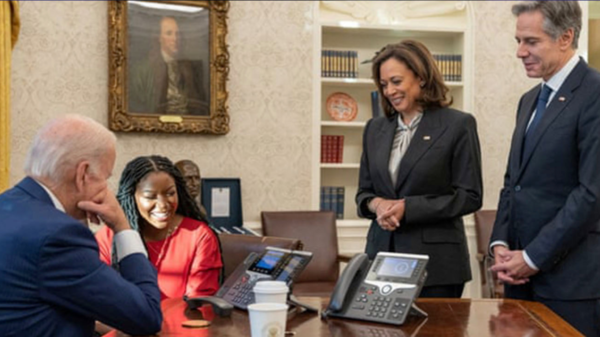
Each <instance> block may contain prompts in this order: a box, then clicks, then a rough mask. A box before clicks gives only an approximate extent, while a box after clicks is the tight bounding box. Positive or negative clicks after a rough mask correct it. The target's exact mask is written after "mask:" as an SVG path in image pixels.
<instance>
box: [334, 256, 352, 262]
mask: <svg viewBox="0 0 600 337" xmlns="http://www.w3.org/2000/svg"><path fill="white" fill-rule="evenodd" d="M352 257H353V256H352V255H346V254H338V256H337V260H338V262H346V263H348V262H350V260H352Z"/></svg>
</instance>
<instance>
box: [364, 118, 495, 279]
mask: <svg viewBox="0 0 600 337" xmlns="http://www.w3.org/2000/svg"><path fill="white" fill-rule="evenodd" d="M396 127H397V115H393V116H391V117H379V118H375V119H372V120H370V121H369V122H368V123H367V126H366V128H365V132H364V135H363V155H362V159H361V164H360V179H359V187H358V193H357V195H356V203H357V205H358V213H359V216H361V217H365V218H369V219H374V218H375V217H376V215H375V214H374V213H372V212H371V211H369V209H368V207H367V203H368V201H369V200H370V199H371V198H373V197H376V196H378V197H382V198H386V199H401V198H404V199H405V202H406V212H405V215H404V219H402V221H401V225H400V228H399V229H397V230H396V231H394V232H389V231H384V230H382V229H381V228H380V227H379V225H378V224H377V223H376V221H373V222H372V223H371V226H370V228H369V234H368V237H367V247H366V253H367V254H368V255H369V257H370V258H373V257H375V255H376V254H377V252H379V251H389V250H390V249H391V247H393V249H394V250H395V251H397V252H404V253H416V254H427V255H429V257H430V260H429V264H428V267H427V271H428V274H429V275H428V278H427V282H426V285H444V284H460V283H463V282H466V281H468V280H470V279H471V269H470V265H469V252H468V248H467V242H466V238H465V230H464V225H463V222H462V218H461V217H462V216H463V215H465V214H468V213H472V212H474V211H476V210H477V209H479V208H480V207H481V199H482V193H483V192H482V179H481V156H480V149H479V139H478V136H477V127H476V123H475V119H474V118H473V116H471V115H469V114H466V113H463V112H460V111H457V110H453V109H449V108H445V109H435V110H428V111H425V113H424V114H423V118H422V119H421V122H420V124H419V127H418V128H417V131H416V132H415V134H414V137H413V139H412V140H411V143H410V146H409V147H408V150H407V151H406V154H405V155H404V157H403V158H402V161H401V163H400V169H399V172H398V181H397V184H396V186H392V181H391V178H390V174H389V171H388V162H389V158H390V150H391V147H392V142H393V139H394V134H395V130H396Z"/></svg>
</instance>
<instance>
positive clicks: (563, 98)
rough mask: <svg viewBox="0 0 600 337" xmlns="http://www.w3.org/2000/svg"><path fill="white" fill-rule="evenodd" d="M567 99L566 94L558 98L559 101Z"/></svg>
mask: <svg viewBox="0 0 600 337" xmlns="http://www.w3.org/2000/svg"><path fill="white" fill-rule="evenodd" d="M566 100H567V99H566V98H565V96H560V97H559V98H558V101H559V102H564V101H566Z"/></svg>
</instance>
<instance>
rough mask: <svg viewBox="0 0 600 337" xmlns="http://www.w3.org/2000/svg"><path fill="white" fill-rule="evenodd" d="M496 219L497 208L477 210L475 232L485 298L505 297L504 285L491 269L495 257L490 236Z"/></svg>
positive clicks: (482, 290)
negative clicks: (492, 254)
mask: <svg viewBox="0 0 600 337" xmlns="http://www.w3.org/2000/svg"><path fill="white" fill-rule="evenodd" d="M495 220H496V210H481V211H477V212H475V234H476V236H477V261H478V262H479V271H480V275H481V296H482V297H484V298H501V297H504V286H503V285H502V284H501V283H500V282H499V281H498V279H497V278H496V275H495V274H494V273H492V272H491V271H490V270H489V269H490V267H491V266H492V265H494V259H493V258H492V257H491V256H490V254H489V244H490V237H491V236H492V229H493V228H494V221H495Z"/></svg>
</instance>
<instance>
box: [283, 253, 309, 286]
mask: <svg viewBox="0 0 600 337" xmlns="http://www.w3.org/2000/svg"><path fill="white" fill-rule="evenodd" d="M302 259H303V258H302V257H300V256H294V257H293V258H292V259H291V260H290V261H289V262H288V263H287V265H286V266H285V268H284V269H283V271H282V272H281V274H279V276H277V280H278V281H286V282H287V280H288V277H289V276H290V274H292V273H293V272H294V270H295V269H296V268H298V266H299V265H300V263H301V262H302Z"/></svg>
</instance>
